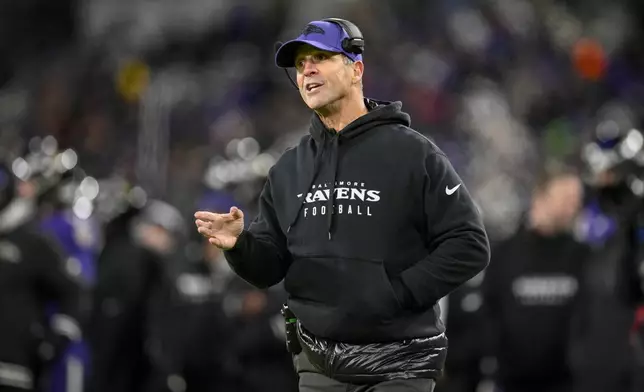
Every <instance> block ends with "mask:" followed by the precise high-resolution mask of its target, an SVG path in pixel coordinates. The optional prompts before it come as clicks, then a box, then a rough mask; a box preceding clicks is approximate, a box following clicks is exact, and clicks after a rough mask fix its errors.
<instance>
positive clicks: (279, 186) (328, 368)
mask: <svg viewBox="0 0 644 392" xmlns="http://www.w3.org/2000/svg"><path fill="white" fill-rule="evenodd" d="M343 25H344V26H346V27H343ZM347 30H349V31H347ZM362 43H363V41H362V39H361V36H360V32H359V30H357V28H356V27H355V26H354V25H353V24H350V23H348V22H347V21H337V20H332V21H329V20H324V21H315V22H311V23H310V24H309V25H308V26H306V28H305V29H304V31H303V33H302V34H301V35H300V36H299V37H298V38H297V39H295V40H293V41H290V42H287V43H286V44H284V45H282V46H281V47H280V49H279V50H278V52H277V54H276V63H277V65H278V66H280V67H284V68H290V67H293V68H295V70H296V72H297V87H298V89H299V92H300V95H301V96H302V99H303V100H304V102H305V103H306V105H307V106H308V107H309V108H310V109H311V110H313V111H314V114H313V116H312V120H311V127H310V135H307V136H306V137H304V138H303V139H302V140H301V142H300V143H299V145H297V146H296V147H294V148H292V149H290V150H288V151H286V152H285V153H284V155H283V156H282V157H281V159H280V160H279V161H278V162H277V163H276V164H275V166H274V167H273V168H272V169H271V171H270V173H269V176H268V180H267V182H266V185H265V187H264V189H263V191H262V195H261V197H260V202H259V213H258V216H257V217H256V218H255V220H254V221H253V222H252V224H251V225H250V227H249V228H248V229H246V230H244V227H243V213H242V211H241V210H239V209H238V208H235V207H233V208H231V209H230V212H229V213H226V214H216V213H211V212H204V211H200V212H197V213H196V214H195V217H196V219H197V220H196V225H197V227H198V231H199V232H200V233H202V234H203V235H204V236H206V237H207V238H208V239H209V242H210V243H211V244H213V245H215V246H217V247H219V248H222V249H224V250H225V251H226V252H225V256H226V258H227V260H228V262H229V263H230V265H231V266H232V268H233V269H234V271H235V272H236V273H237V274H238V275H239V276H241V277H242V278H243V279H245V280H246V281H248V282H249V283H251V284H253V285H255V286H257V287H260V288H263V287H269V286H273V285H275V284H277V283H279V282H280V281H281V280H282V279H284V285H285V289H286V291H287V292H288V294H289V300H288V306H289V308H290V309H291V310H292V312H293V313H294V315H295V318H296V319H297V322H296V323H294V324H291V323H289V324H290V325H295V326H296V328H297V336H298V341H299V343H301V345H300V348H301V352H300V350H299V349H298V347H295V346H296V345H291V351H293V354H294V359H295V365H296V369H297V372H298V375H299V387H300V391H347V390H351V391H367V390H369V391H399V390H403V389H404V390H410V391H411V390H414V391H431V390H432V389H433V387H434V379H436V378H437V377H438V376H439V375H440V373H441V370H442V368H443V364H444V361H445V356H446V347H447V341H446V338H445V334H444V330H445V328H444V326H443V324H442V323H441V322H440V318H439V307H438V305H437V302H438V300H439V299H440V298H442V297H444V296H445V295H447V294H448V293H449V292H451V291H452V290H454V289H456V288H457V287H459V286H460V285H461V284H462V283H464V282H466V281H467V280H469V279H470V278H472V277H473V276H475V275H476V274H478V273H479V272H480V271H481V270H483V269H484V268H485V267H486V265H487V263H488V261H489V244H488V239H487V235H486V233H485V231H484V228H483V224H482V222H481V217H480V215H479V212H478V210H477V208H476V207H475V205H474V203H473V201H472V198H471V196H470V194H469V193H468V191H467V188H466V187H465V186H464V184H463V183H462V181H461V179H460V177H459V176H458V174H457V173H456V172H455V171H454V169H453V167H452V165H451V164H450V162H449V160H448V159H447V157H446V156H445V155H444V153H443V152H442V151H441V150H440V149H439V148H438V147H436V146H435V145H434V144H433V143H432V142H430V141H429V140H428V139H427V138H425V137H423V136H422V135H420V134H419V133H417V132H415V131H413V130H412V129H410V128H409V125H410V118H409V115H408V114H406V113H404V112H402V111H401V107H402V104H401V103H400V102H393V103H391V102H380V101H374V100H371V99H365V98H364V96H363V93H362V76H363V73H364V69H365V65H364V63H363V61H362V56H361V54H360V52H361V48H362ZM291 319H292V318H289V321H292V320H291Z"/></svg>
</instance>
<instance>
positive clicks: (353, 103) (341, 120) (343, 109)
mask: <svg viewBox="0 0 644 392" xmlns="http://www.w3.org/2000/svg"><path fill="white" fill-rule="evenodd" d="M368 112H369V110H368V109H367V106H366V105H365V103H364V97H362V95H361V94H360V95H359V96H353V97H345V98H344V99H342V100H340V101H338V102H334V103H333V104H331V105H329V106H327V107H325V108H323V109H321V110H318V111H317V114H318V116H320V120H322V123H323V124H324V125H325V126H326V127H327V128H328V129H334V130H336V131H338V132H339V131H341V130H343V129H344V128H345V127H346V126H347V125H349V124H351V123H352V122H353V121H355V120H356V119H357V118H359V117H361V116H364V115H365V114H367V113H368Z"/></svg>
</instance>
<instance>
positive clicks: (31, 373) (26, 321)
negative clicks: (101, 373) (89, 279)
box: [0, 164, 82, 392]
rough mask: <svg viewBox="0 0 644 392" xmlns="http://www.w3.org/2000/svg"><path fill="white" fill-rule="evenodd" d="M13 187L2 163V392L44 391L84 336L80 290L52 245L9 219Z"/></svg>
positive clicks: (0, 209) (0, 295) (0, 270)
mask: <svg viewBox="0 0 644 392" xmlns="http://www.w3.org/2000/svg"><path fill="white" fill-rule="evenodd" d="M14 185H15V179H14V177H13V174H12V173H11V171H10V170H9V169H8V167H6V166H5V165H3V164H0V221H1V222H3V226H2V228H0V391H7V392H10V391H36V390H44V389H46V388H48V386H47V385H44V384H45V382H46V380H47V375H48V373H49V371H50V370H51V365H52V363H53V360H54V359H55V358H56V357H57V356H58V355H60V354H61V353H62V351H63V349H64V348H65V347H66V346H67V344H69V343H70V342H72V341H79V340H80V339H81V337H82V330H81V324H80V322H79V321H78V319H79V315H80V313H81V302H80V299H81V287H80V285H79V282H78V281H77V280H76V279H75V276H74V274H73V271H74V269H73V267H74V265H73V264H72V263H69V262H66V261H65V260H63V258H62V257H61V254H60V252H58V250H57V249H56V248H55V246H54V245H53V242H51V241H49V240H48V239H47V238H45V237H44V236H42V235H41V234H38V233H37V232H35V231H33V230H31V229H29V228H28V227H27V225H26V224H24V222H23V223H20V222H19V221H14V220H11V219H9V215H10V214H11V213H12V211H11V208H10V207H9V204H10V202H11V201H12V199H13V197H14V190H15V187H14ZM8 221H11V222H12V223H15V224H8V223H7V222H8ZM52 303H55V304H56V305H57V313H55V314H54V315H53V316H52V317H51V320H50V322H47V308H48V306H49V305H51V304H52Z"/></svg>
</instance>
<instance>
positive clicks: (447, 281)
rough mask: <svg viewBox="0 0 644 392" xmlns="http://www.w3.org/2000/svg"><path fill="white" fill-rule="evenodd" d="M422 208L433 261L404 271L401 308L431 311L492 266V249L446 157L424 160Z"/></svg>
mask: <svg viewBox="0 0 644 392" xmlns="http://www.w3.org/2000/svg"><path fill="white" fill-rule="evenodd" d="M423 178H424V179H423V181H422V182H423V184H422V191H423V207H424V218H425V220H426V222H427V223H426V233H427V234H428V239H427V244H428V250H429V255H428V256H427V257H425V258H424V259H422V260H420V261H419V262H418V263H416V264H415V265H413V266H412V267H410V268H408V269H407V270H405V271H403V272H402V274H401V276H400V280H399V281H398V282H395V283H398V284H399V285H402V289H403V291H405V292H406V293H407V294H406V295H404V297H403V298H404V299H403V303H404V304H405V305H407V304H406V303H405V302H409V301H411V303H409V304H408V305H409V306H412V307H420V308H427V307H431V306H434V304H435V303H436V302H437V301H438V300H439V299H441V298H442V297H444V296H446V295H447V294H449V293H450V292H451V291H453V290H454V289H456V288H458V287H459V286H460V285H462V284H463V283H465V282H467V281H468V280H470V279H471V278H473V277H474V276H476V275H477V274H478V273H479V272H481V271H482V270H483V269H485V267H486V266H487V265H488V263H489V260H490V245H489V241H488V238H487V234H486V232H485V229H484V228H483V223H482V219H481V216H480V213H479V211H478V208H477V207H476V206H475V205H474V202H473V200H472V198H471V196H470V194H469V192H468V191H467V189H466V187H465V185H464V184H463V181H462V180H461V178H460V177H459V176H458V174H457V173H456V171H455V170H454V168H453V167H452V164H451V163H450V162H449V160H448V159H447V157H446V156H445V155H443V154H441V153H431V154H430V155H428V156H427V157H426V158H425V167H424V172H423Z"/></svg>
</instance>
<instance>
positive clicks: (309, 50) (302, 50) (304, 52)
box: [295, 44, 340, 62]
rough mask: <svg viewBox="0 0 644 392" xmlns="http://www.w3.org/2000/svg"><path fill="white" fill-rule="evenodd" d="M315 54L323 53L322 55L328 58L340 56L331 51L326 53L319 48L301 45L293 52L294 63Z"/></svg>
mask: <svg viewBox="0 0 644 392" xmlns="http://www.w3.org/2000/svg"><path fill="white" fill-rule="evenodd" d="M316 53H324V54H327V55H329V56H333V55H336V54H340V52H331V51H328V50H323V49H320V48H316V47H315V46H313V45H309V44H302V45H300V47H299V48H297V50H296V51H295V61H296V62H297V61H299V60H301V59H302V58H304V57H306V56H310V55H313V54H316Z"/></svg>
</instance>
